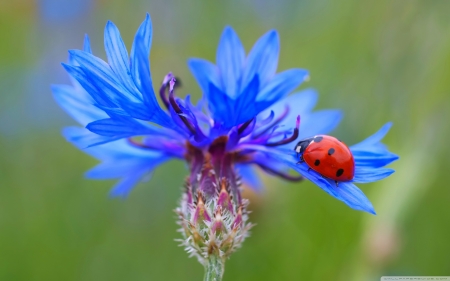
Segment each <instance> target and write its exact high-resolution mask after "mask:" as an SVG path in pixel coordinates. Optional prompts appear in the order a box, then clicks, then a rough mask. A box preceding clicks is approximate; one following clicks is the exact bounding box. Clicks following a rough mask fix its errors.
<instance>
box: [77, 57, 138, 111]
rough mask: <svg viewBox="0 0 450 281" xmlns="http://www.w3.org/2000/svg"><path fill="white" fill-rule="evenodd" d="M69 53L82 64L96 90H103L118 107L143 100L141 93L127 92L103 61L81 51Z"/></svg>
mask: <svg viewBox="0 0 450 281" xmlns="http://www.w3.org/2000/svg"><path fill="white" fill-rule="evenodd" d="M69 53H70V55H71V56H72V57H73V58H74V59H75V61H77V62H78V63H79V64H80V67H81V68H82V70H83V72H84V73H85V74H86V75H87V76H88V77H89V78H90V79H91V82H92V83H93V84H94V85H95V86H96V88H97V89H99V90H100V89H101V91H102V93H103V94H104V95H105V96H106V97H107V98H108V99H109V100H111V101H114V102H115V103H116V104H117V105H120V104H121V103H123V102H125V101H128V100H129V101H133V102H138V101H140V100H141V97H140V96H139V95H140V94H139V93H132V92H130V91H127V90H125V88H124V87H123V86H122V84H121V83H120V82H119V81H118V79H117V76H116V74H114V72H113V71H112V70H111V68H110V67H109V65H108V64H106V63H105V62H104V61H102V60H101V59H99V58H97V57H95V56H93V55H91V54H89V53H86V52H83V51H79V50H71V51H69ZM80 83H81V82H80ZM86 90H87V89H86Z"/></svg>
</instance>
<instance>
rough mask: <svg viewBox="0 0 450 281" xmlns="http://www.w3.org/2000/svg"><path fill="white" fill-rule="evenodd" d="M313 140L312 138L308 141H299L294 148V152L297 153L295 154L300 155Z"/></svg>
mask: <svg viewBox="0 0 450 281" xmlns="http://www.w3.org/2000/svg"><path fill="white" fill-rule="evenodd" d="M313 140H314V138H308V139H304V140H301V141H299V142H298V143H297V145H296V146H295V148H294V150H295V152H297V154H302V153H303V152H304V151H305V149H306V148H307V147H308V145H309V144H310V143H311V142H312V141H313Z"/></svg>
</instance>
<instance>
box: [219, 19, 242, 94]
mask: <svg viewBox="0 0 450 281" xmlns="http://www.w3.org/2000/svg"><path fill="white" fill-rule="evenodd" d="M244 61H245V50H244V47H243V46H242V43H241V41H240V40H239V37H238V36H237V34H236V32H234V30H233V29H232V28H231V27H229V26H228V27H226V28H225V30H224V31H223V33H222V36H221V38H220V43H219V47H218V49H217V57H216V62H217V67H218V68H219V70H220V74H221V77H222V85H224V88H225V92H226V93H227V95H228V96H230V97H232V98H234V97H235V96H236V95H237V94H238V93H237V90H238V88H239V85H238V83H237V81H238V80H239V78H240V77H241V73H242V67H243V65H244Z"/></svg>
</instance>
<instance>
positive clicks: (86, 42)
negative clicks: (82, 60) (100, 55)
mask: <svg viewBox="0 0 450 281" xmlns="http://www.w3.org/2000/svg"><path fill="white" fill-rule="evenodd" d="M83 51H85V52H86V53H89V54H92V50H91V40H89V36H88V35H87V34H85V35H84V43H83Z"/></svg>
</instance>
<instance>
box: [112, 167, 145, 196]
mask: <svg viewBox="0 0 450 281" xmlns="http://www.w3.org/2000/svg"><path fill="white" fill-rule="evenodd" d="M145 173H148V172H147V171H146V170H138V171H135V172H133V173H132V174H130V175H128V176H126V177H123V178H122V179H121V180H120V181H119V182H118V183H117V184H116V185H115V186H114V187H113V188H112V189H111V191H110V192H109V196H111V197H122V198H126V197H127V196H128V194H129V193H130V191H131V190H132V189H133V187H134V186H135V185H136V184H138V182H139V181H140V180H141V178H142V177H143V176H144V174H145Z"/></svg>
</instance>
